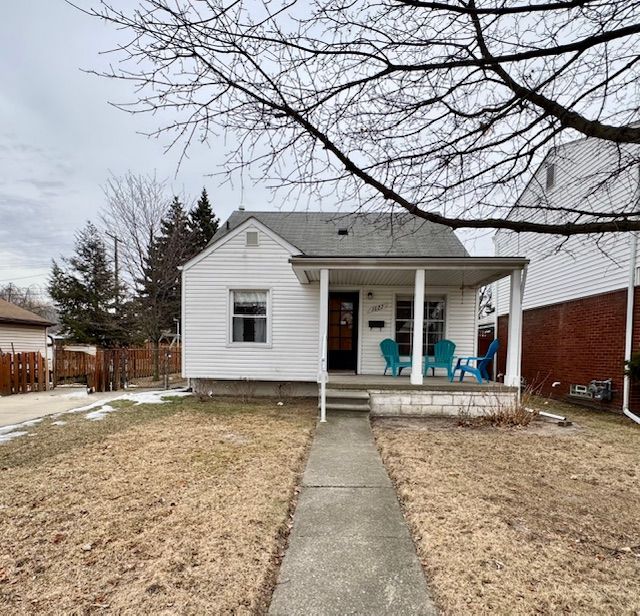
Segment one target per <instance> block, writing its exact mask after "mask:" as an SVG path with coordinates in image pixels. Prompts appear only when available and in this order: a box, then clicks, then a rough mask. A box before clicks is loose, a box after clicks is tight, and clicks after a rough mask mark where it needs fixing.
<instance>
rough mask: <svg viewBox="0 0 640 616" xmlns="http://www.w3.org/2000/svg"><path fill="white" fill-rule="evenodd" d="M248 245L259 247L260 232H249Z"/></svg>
mask: <svg viewBox="0 0 640 616" xmlns="http://www.w3.org/2000/svg"><path fill="white" fill-rule="evenodd" d="M246 245H247V246H257V245H258V232H257V231H247V236H246Z"/></svg>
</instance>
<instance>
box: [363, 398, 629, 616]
mask: <svg viewBox="0 0 640 616" xmlns="http://www.w3.org/2000/svg"><path fill="white" fill-rule="evenodd" d="M545 410H550V411H551V412H556V413H560V414H566V415H569V416H570V418H571V419H573V420H574V422H575V425H574V426H573V427H569V428H561V427H558V426H556V425H549V424H546V423H541V422H538V421H536V422H533V423H532V424H531V425H530V426H529V427H528V428H524V429H522V428H521V429H498V428H488V427H484V428H463V427H458V426H457V425H456V421H455V420H432V421H430V420H427V421H424V420H423V421H419V420H418V421H416V420H406V419H405V420H391V419H384V420H378V421H377V422H376V423H375V426H374V431H375V435H376V439H377V442H378V445H379V447H380V449H381V452H382V456H383V459H384V462H385V464H386V466H387V469H388V471H389V473H390V475H391V477H392V479H393V480H394V482H395V484H396V486H397V490H398V495H399V498H400V500H401V502H402V504H403V508H404V511H405V515H406V518H407V520H408V522H409V524H410V527H411V529H412V533H413V536H414V539H415V541H416V545H417V548H418V553H419V556H420V558H421V560H422V562H423V564H424V567H425V571H426V574H427V577H428V579H429V582H430V586H431V589H432V591H433V593H434V596H435V599H436V601H437V602H438V604H439V605H440V607H441V608H442V611H443V613H444V614H486V613H496V614H534V613H535V614H564V613H571V614H604V613H606V614H622V613H625V614H627V613H636V612H637V610H640V516H639V515H638V511H639V508H640V458H639V457H638V451H639V450H640V426H637V425H636V424H633V423H632V422H631V421H629V420H628V419H624V418H621V417H618V416H613V415H608V414H598V413H595V412H585V411H582V410H578V409H576V408H574V407H572V406H565V405H556V406H555V410H554V408H549V407H545Z"/></svg>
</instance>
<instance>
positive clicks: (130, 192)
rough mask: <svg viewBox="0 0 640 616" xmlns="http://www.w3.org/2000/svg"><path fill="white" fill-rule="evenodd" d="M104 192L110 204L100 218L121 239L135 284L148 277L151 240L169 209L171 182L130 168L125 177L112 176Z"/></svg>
mask: <svg viewBox="0 0 640 616" xmlns="http://www.w3.org/2000/svg"><path fill="white" fill-rule="evenodd" d="M103 191H104V194H105V197H106V200H107V203H106V206H105V208H104V209H103V210H102V213H101V216H100V218H101V220H102V223H103V225H104V227H105V229H106V230H107V231H108V233H109V234H111V236H115V237H117V238H118V240H119V246H120V251H121V253H120V254H121V258H122V262H123V265H124V268H125V271H126V273H127V274H128V277H129V282H130V283H131V284H135V283H136V281H138V280H140V279H142V278H143V277H144V274H145V264H146V259H147V257H148V255H149V245H150V242H152V241H153V238H155V237H157V236H158V234H159V232H160V225H161V223H162V220H163V218H164V217H165V215H166V214H167V212H168V210H169V204H170V202H171V197H170V196H168V194H167V182H166V180H159V179H158V178H157V177H156V176H155V175H136V174H134V173H132V172H131V171H129V172H127V173H126V174H125V175H124V176H122V177H116V176H115V175H111V177H109V179H108V180H107V182H106V184H105V186H104V187H103Z"/></svg>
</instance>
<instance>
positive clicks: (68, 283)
mask: <svg viewBox="0 0 640 616" xmlns="http://www.w3.org/2000/svg"><path fill="white" fill-rule="evenodd" d="M48 291H49V295H51V298H52V299H53V301H54V302H55V304H56V309H57V310H58V313H59V315H60V324H61V325H62V331H63V333H64V334H66V335H68V336H70V337H71V338H72V339H73V340H75V341H76V342H82V343H88V344H96V345H99V346H102V347H113V346H120V345H122V344H126V342H127V340H128V334H127V331H126V329H125V328H124V327H122V326H121V324H120V323H119V318H118V315H117V314H116V305H117V301H116V299H117V298H116V293H117V289H116V285H115V278H114V275H113V269H112V266H111V262H110V259H109V257H108V255H107V250H106V246H105V244H104V241H103V240H102V237H101V236H100V233H99V232H98V229H97V228H96V227H95V225H93V224H92V223H90V222H89V223H87V226H86V227H85V228H84V229H83V230H82V231H80V232H79V233H78V234H77V235H76V242H75V254H74V256H72V257H71V258H68V259H67V258H64V259H63V266H60V265H58V263H56V262H55V261H53V265H52V271H51V278H50V281H49V286H48Z"/></svg>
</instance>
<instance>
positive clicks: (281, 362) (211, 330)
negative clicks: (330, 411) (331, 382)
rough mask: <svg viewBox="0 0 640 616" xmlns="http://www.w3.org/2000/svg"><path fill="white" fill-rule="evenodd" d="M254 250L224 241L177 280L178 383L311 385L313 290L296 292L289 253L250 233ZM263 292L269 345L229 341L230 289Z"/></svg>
mask: <svg viewBox="0 0 640 616" xmlns="http://www.w3.org/2000/svg"><path fill="white" fill-rule="evenodd" d="M248 230H251V231H258V234H259V239H258V246H255V247H247V246H245V233H244V232H241V233H239V234H237V235H235V236H232V237H231V238H230V239H229V240H228V241H226V242H224V243H222V244H221V245H219V246H218V247H217V248H216V249H215V250H214V251H213V252H211V253H209V254H208V255H206V256H205V257H204V258H203V259H202V260H200V261H199V262H197V263H194V264H193V265H192V266H191V267H189V268H188V269H185V271H184V273H183V285H184V299H183V301H184V309H183V342H184V375H185V376H186V377H188V378H211V379H244V378H248V379H257V380H278V381H279V380H286V381H315V380H316V378H317V375H318V337H319V333H318V292H319V289H318V286H317V285H315V286H311V285H301V284H300V282H299V281H298V279H297V278H296V276H295V274H294V272H293V270H292V268H291V264H290V263H289V258H290V257H291V253H290V252H289V251H288V250H287V249H286V248H284V247H283V246H282V245H281V244H280V243H278V242H276V241H275V240H274V239H272V238H271V237H269V235H267V234H266V233H264V232H262V231H261V230H259V229H258V228H257V227H256V228H254V227H250V228H249V229H248ZM234 288H235V289H242V288H245V289H247V288H252V289H266V290H270V292H271V298H270V303H271V306H270V313H271V315H270V323H269V325H268V326H269V328H270V343H269V344H268V345H266V346H265V345H246V346H237V345H233V344H230V341H229V321H230V315H229V310H230V306H229V294H230V290H231V289H234Z"/></svg>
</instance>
